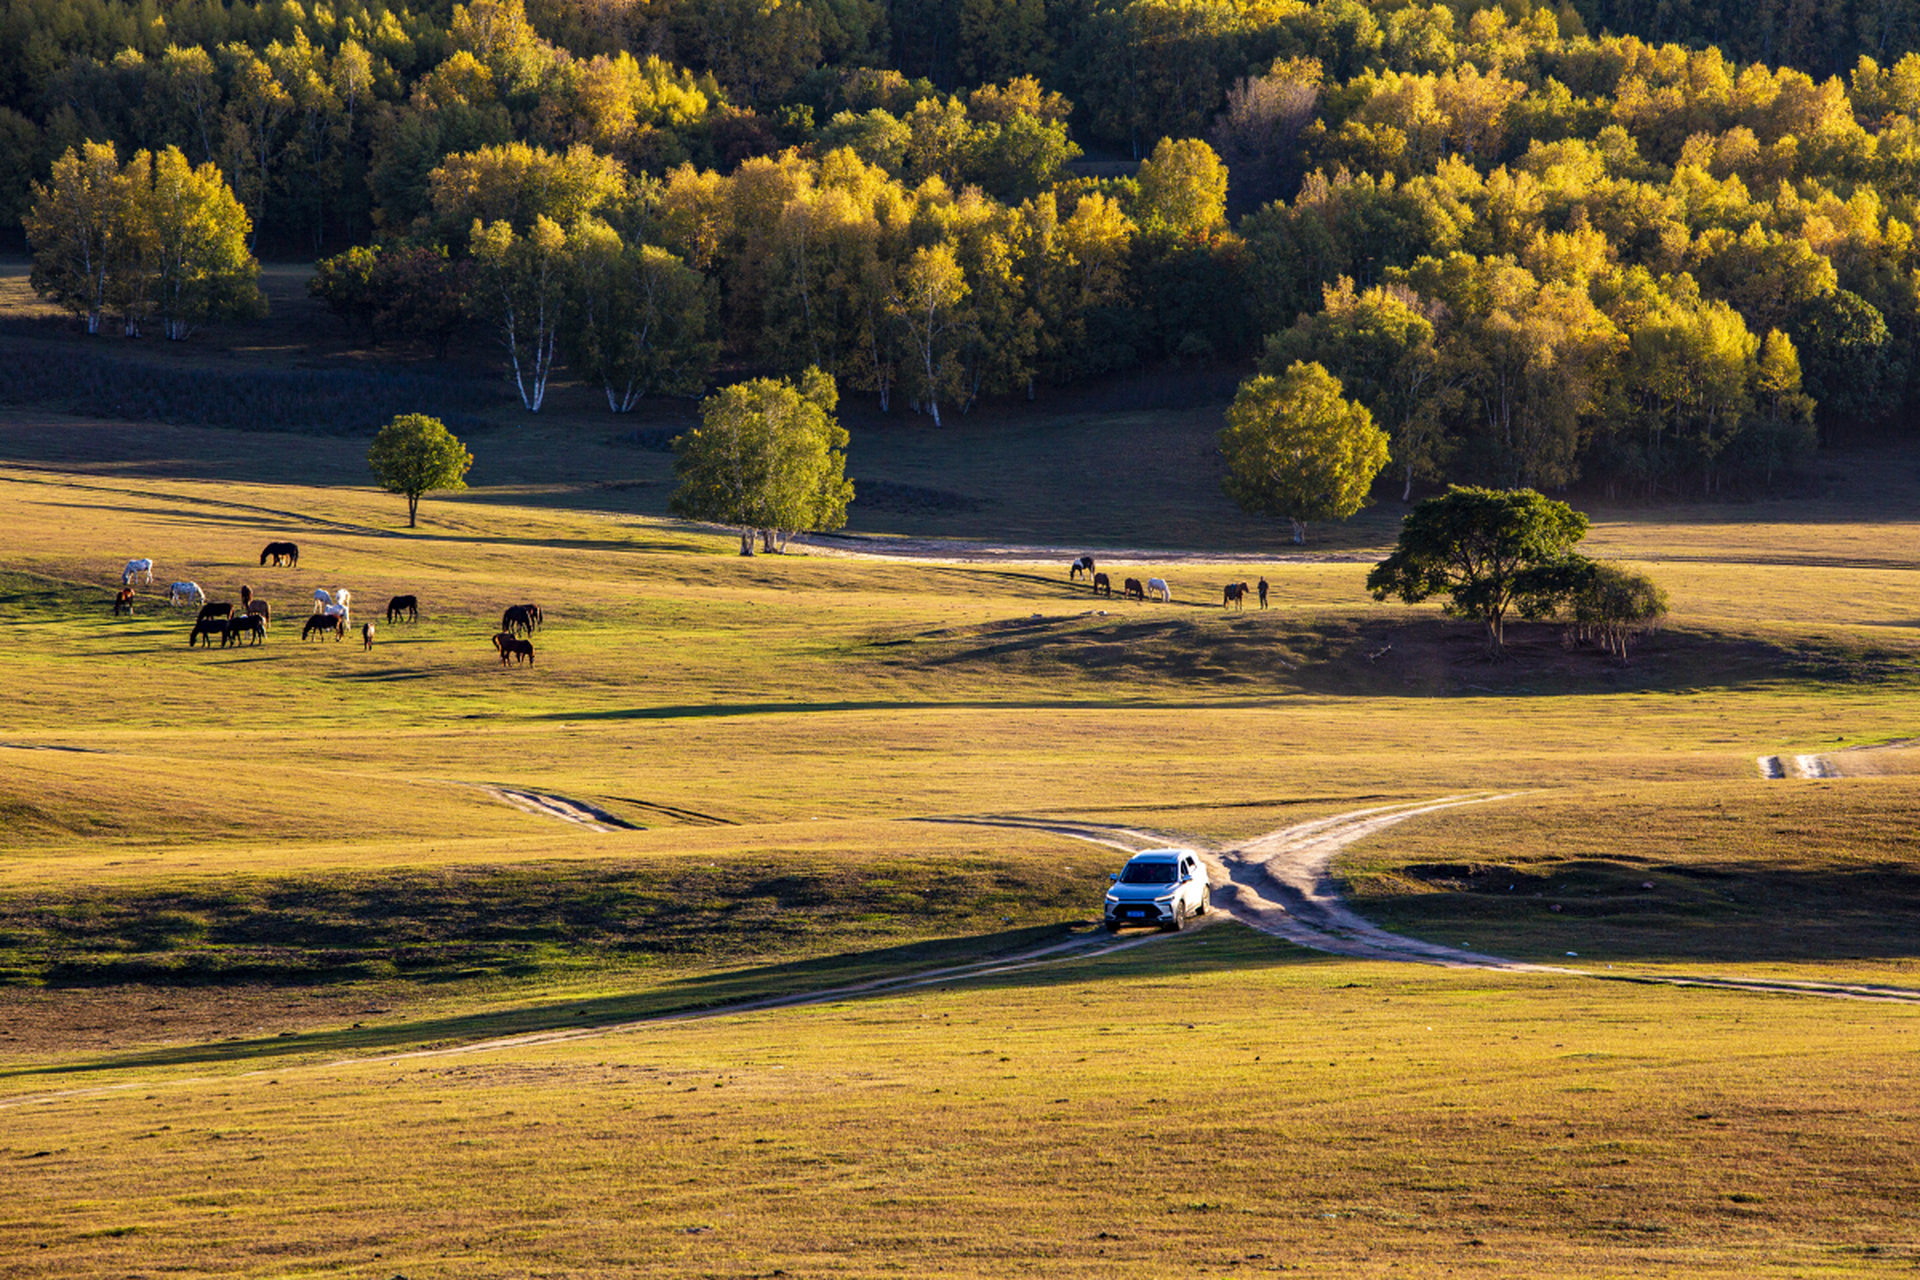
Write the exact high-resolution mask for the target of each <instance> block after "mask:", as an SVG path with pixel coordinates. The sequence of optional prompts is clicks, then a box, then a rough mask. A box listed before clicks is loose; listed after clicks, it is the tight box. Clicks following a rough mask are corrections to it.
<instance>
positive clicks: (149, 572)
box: [120, 560, 153, 587]
mask: <svg viewBox="0 0 1920 1280" xmlns="http://www.w3.org/2000/svg"><path fill="white" fill-rule="evenodd" d="M143 574H144V575H145V580H146V584H147V585H148V586H152V585H153V561H151V560H129V561H127V567H126V568H124V569H122V570H121V571H120V585H121V586H123V587H130V586H132V585H133V580H134V579H135V578H138V577H140V576H141V575H143Z"/></svg>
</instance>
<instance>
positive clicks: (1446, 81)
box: [0, 0, 1920, 500]
mask: <svg viewBox="0 0 1920 1280" xmlns="http://www.w3.org/2000/svg"><path fill="white" fill-rule="evenodd" d="M1916 43H1920V32H1916V30H1915V29H1914V13H1913V6H1911V5H1908V4H1900V3H1890V2H1887V3H1873V2H1870V0H1834V2H1831V3H1824V4H1820V5H1814V4H1811V3H1807V2H1806V0H1756V2H1755V3H1749V4H1742V5H1738V6H1736V5H1732V4H1729V3H1713V2H1710V0H1701V2H1700V3H1694V4H1684V3H1682V4H1662V5H1657V6H1656V5H1652V4H1648V3H1643V2H1639V0H1565V2H1563V3H1561V4H1559V5H1558V6H1557V7H1546V6H1544V5H1532V4H1529V3H1528V0H1510V2H1509V3H1505V4H1500V5H1488V4H1479V3H1438V4H1433V5H1422V4H1419V3H1393V2H1389V0H1377V2H1369V0H1180V2H1178V3H1175V2H1174V0H941V3H937V4H918V5H907V4H901V5H891V6H890V5H886V4H882V3H879V2H878V0H659V2H658V3H642V2H639V0H532V2H531V3H523V0H474V2H473V3H472V4H466V5H462V4H454V5H451V6H448V7H441V6H437V5H427V6H425V7H422V8H419V9H409V8H406V7H403V6H400V5H394V6H388V5H386V4H384V3H381V2H380V0H372V2H371V3H367V2H365V0H340V2H339V3H337V4H334V5H331V6H329V5H328V4H325V3H322V2H321V0H313V2H312V3H310V4H302V3H301V2H300V0H282V2H280V3H271V2H270V0H261V2H260V3H258V4H248V3H222V2H221V0H188V2H181V3H175V2H174V0H139V2H138V3H127V2H126V0H4V3H0V221H3V222H4V224H5V225H6V226H7V227H19V228H20V229H21V230H22V231H23V232H24V234H25V238H26V243H27V246H28V247H29V248H30V249H31V250H32V252H33V254H34V259H35V273H34V283H35V287H36V288H37V289H38V290H39V291H40V292H41V293H42V294H43V295H44V296H47V297H49V298H52V299H55V300H57V301H59V302H60V303H61V304H62V305H63V306H65V307H67V308H68V309H69V310H71V311H73V312H74V313H75V315H76V316H79V317H81V318H82V319H83V320H84V322H85V323H86V325H87V326H88V328H89V330H90V331H94V332H101V333H108V334H110V333H112V332H118V333H121V334H124V335H128V336H136V335H140V334H143V333H147V334H149V336H153V337H161V338H180V339H184V338H186V337H187V336H188V335H190V334H191V333H192V332H193V331H194V330H195V329H196V328H197V327H198V326H199V325H201V324H203V323H206V322H208V321H212V320H218V319H223V318H228V319H231V318H244V317H245V316H246V315H248V314H253V313H256V312H257V308H258V307H259V305H260V303H259V298H258V295H257V293H255V292H254V290H253V288H252V283H251V279H250V277H249V274H248V273H249V271H251V270H252V269H253V268H252V264H253V261H254V256H255V255H259V254H273V255H279V256H299V257H301V258H303V259H311V260H314V261H316V263H317V266H316V269H315V275H314V279H313V285H312V289H313V292H314V294H315V296H316V297H319V298H322V299H323V300H324V301H325V302H326V304H327V305H328V306H329V307H330V308H331V309H332V310H333V311H334V312H335V313H336V314H337V315H338V316H339V317H340V319H341V320H342V322H343V323H345V324H346V325H349V326H351V327H352V328H353V330H354V331H355V332H356V333H357V334H359V335H360V336H361V338H362V339H363V340H365V341H367V342H379V341H385V340H401V341H406V342H414V343H421V344H426V345H428V346H431V347H433V348H435V349H437V350H440V351H442V352H444V350H445V345H446V342H447V340H448V337H449V335H450V334H452V333H454V332H455V331H456V330H458V329H459V328H460V327H461V326H465V325H478V326H484V327H486V328H488V329H490V330H491V331H492V332H493V333H494V334H495V335H496V336H497V337H498V339H499V342H500V350H501V353H502V360H503V366H504V369H505V372H506V374H507V376H508V377H509V379H510V381H511V382H512V384H513V385H514V386H515V388H516V389H517V391H518V393H519V396H520V399H521V401H522V403H523V405H524V406H525V408H526V409H527V410H529V411H533V412H537V411H538V410H539V409H540V408H541V406H542V404H543V402H544V399H545V395H546V388H547V386H548V383H549V380H550V379H551V378H552V377H554V376H555V375H556V370H561V369H564V370H565V371H566V373H567V374H568V375H569V376H571V377H574V378H577V379H579V380H581V381H583V382H587V383H590V384H592V385H594V386H597V387H600V388H602V389H603V390H604V393H605V397H606V403H607V406H608V409H609V410H610V411H611V412H616V413H618V412H623V411H627V410H631V409H632V408H634V407H635V405H636V404H638V403H639V401H640V400H641V399H642V398H643V397H645V396H649V395H680V396H684V395H697V394H700V393H701V392H703V391H704V390H706V389H707V388H708V387H710V386H712V385H713V384H714V383H715V381H716V380H718V378H719V372H720V371H721V370H722V369H731V370H741V369H749V370H753V371H757V372H766V373H773V374H780V375H798V374H799V373H801V372H802V371H803V370H805V369H808V368H818V369H821V370H823V371H826V372H828V373H831V374H833V375H834V376H835V378H836V379H837V381H838V383H839V385H840V386H841V388H842V394H843V395H848V396H863V397H865V398H867V401H868V402H869V403H870V404H872V405H874V406H876V407H877V408H879V409H880V410H882V411H886V412H896V413H897V412H900V411H903V410H906V409H911V410H914V411H917V412H921V413H925V414H927V415H929V416H930V418H931V419H932V420H933V421H934V422H939V421H940V420H941V415H942V414H947V415H952V414H961V413H966V412H968V411H969V410H970V409H971V408H972V407H973V406H975V405H976V404H978V403H980V402H981V401H982V399H983V398H1019V397H1029V398H1030V397H1032V396H1034V395H1035V394H1036V393H1037V389H1038V388H1040V387H1042V386H1047V387H1057V386H1062V385H1066V384H1070V383H1074V382H1076V381H1079V380H1083V379H1087V378H1091V377H1097V376H1100V375H1103V374H1109V373H1113V372H1116V371H1122V370H1132V369H1138V368H1141V367H1169V366H1196V365H1221V366H1226V367H1242V368H1245V369H1246V370H1247V372H1249V373H1254V372H1256V371H1257V372H1258V373H1260V374H1264V375H1270V376H1271V375H1279V374H1281V373H1283V372H1285V371H1286V370H1288V369H1289V368H1291V367H1292V366H1294V365H1295V364H1296V363H1299V362H1310V363H1317V364H1319V365H1320V366H1322V367H1323V368H1324V369H1325V370H1327V371H1329V372H1330V373H1331V374H1332V375H1333V376H1334V377H1335V378H1337V379H1338V381H1339V384H1340V387H1341V390H1342V392H1343V393H1344V394H1345V395H1346V396H1348V397H1350V398H1351V399H1352V400H1353V401H1355V402H1357V403H1359V404H1361V405H1363V406H1365V407H1366V408H1367V409H1368V410H1369V412H1370V413H1371V415H1372V417H1373V419H1374V421H1376V422H1377V423H1378V425H1379V426H1380V427H1381V428H1382V429H1383V430H1385V431H1386V432H1387V433H1388V435H1389V437H1390V440H1391V463H1390V467H1391V471H1392V475H1393V477H1394V486H1395V488H1396V490H1398V491H1399V492H1400V493H1401V494H1402V495H1410V494H1411V493H1412V492H1413V490H1414V487H1415V486H1416V485H1421V484H1427V483H1437V482H1457V483H1477V484H1493V485H1499V486H1521V485H1524V486H1530V487H1535V488H1543V489H1545V488H1565V487H1566V486H1568V485H1570V484H1574V483H1583V484H1586V485H1589V486H1592V487H1594V488H1596V489H1600V490H1604V491H1605V492H1606V493H1607V494H1609V495H1611V496H1616V497H1630V498H1635V499H1653V500H1660V499H1667V498H1696V497H1712V496H1715V495H1721V494H1737V493H1747V492H1754V491H1758V490H1764V489H1767V488H1771V487H1774V486H1777V485H1781V484H1786V483H1792V482H1794V477H1795V476H1796V474H1798V473H1799V472H1801V471H1802V470H1803V469H1804V467H1805V464H1806V463H1807V461H1808V459H1809V458H1810V456H1811V455H1812V453H1813V451H1814V449H1815V448H1816V447H1817V445H1818V443H1819V442H1820V440H1821V439H1822V438H1827V439H1831V438H1833V437H1834V436H1836V435H1844V436H1846V437H1848V438H1861V437H1870V436H1872V435H1874V434H1876V433H1884V432H1888V431H1891V430H1894V429H1896V426H1897V424H1898V423H1900V422H1901V421H1902V420H1903V417H1904V410H1905V409H1906V408H1907V407H1908V405H1909V404H1910V403H1911V401H1912V399H1913V398H1914V395H1915V390H1916V387H1915V378H1916V376H1920V358H1917V357H1920V257H1917V254H1916V246H1915V243H1914V227H1915V225H1916V223H1920V208H1917V207H1916V205H1920V129H1917V128H1916V119H1917V118H1920V53H1915V52H1913V49H1914V47H1915V45H1916ZM16 243H17V242H16ZM109 321H111V323H109ZM148 321H152V322H154V323H153V324H151V325H149V324H147V323H146V322H148ZM155 329H157V332H153V330H155ZM100 340H101V341H110V340H113V339H112V338H111V337H102V338H101V339H100Z"/></svg>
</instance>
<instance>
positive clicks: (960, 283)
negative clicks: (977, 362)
mask: <svg viewBox="0 0 1920 1280" xmlns="http://www.w3.org/2000/svg"><path fill="white" fill-rule="evenodd" d="M968 292H969V290H968V288H967V277H966V273H965V272H964V271H962V270H961V268H960V262H959V259H958V258H956V257H955V256H954V253H953V249H952V248H951V247H950V246H948V245H944V244H935V245H928V246H927V247H926V248H924V249H916V250H914V253H913V257H911V258H909V259H908V260H907V262H906V264H905V265H904V266H903V267H902V268H901V271H900V276H899V281H898V284H897V285H896V287H895V289H894V291H893V296H892V298H891V301H890V310H891V313H892V314H893V316H894V318H895V319H896V320H897V321H898V323H899V325H900V329H901V332H902V333H904V334H905V335H906V339H907V348H908V351H909V352H910V353H911V354H910V356H909V358H908V361H907V368H906V375H907V387H908V390H909V392H910V393H911V394H912V396H913V399H914V403H915V404H916V405H921V404H924V405H925V406H926V408H927V412H928V413H929V414H931V415H932V416H933V425H934V426H936V427H937V426H939V425H940V401H941V400H943V399H946V400H951V399H952V398H953V397H954V396H955V395H956V394H958V392H959V390H960V386H961V380H962V374H963V369H962V365H961V362H960V344H961V341H962V340H963V339H964V338H965V336H966V335H965V333H964V331H963V330H962V328H961V325H960V319H961V317H960V315H959V310H960V304H961V303H963V302H965V301H966V298H967V294H968Z"/></svg>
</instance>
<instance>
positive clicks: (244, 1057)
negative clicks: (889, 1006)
mask: <svg viewBox="0 0 1920 1280" xmlns="http://www.w3.org/2000/svg"><path fill="white" fill-rule="evenodd" d="M1087 931H1088V930H1087V927H1086V926H1075V925H1049V926H1043V927H1038V928H1031V929H1011V930H1006V931H1003V932H1000V933H991V934H985V935H981V936H977V937H969V938H951V939H941V940H939V941H934V942H922V943H914V944H909V945H905V946H896V947H884V948H880V949H878V950H873V951H861V952H853V953H850V954H846V955H838V956H830V957H822V958H818V959H811V960H800V961H792V962H789V963H784V964H772V965H759V966H755V967H753V968H749V969H739V970H734V971H732V972H728V973H720V974H703V975H700V976H697V977H690V978H681V979H675V980H671V981H668V982H665V983H662V984H660V985H659V986H655V987H649V988H647V989H645V990H642V991H636V992H633V993H631V994H627V995H614V996H601V997H595V998H592V999H586V1000H568V1001H561V1002H556V1003H548V1004H539V1005H528V1006H521V1007H519V1008H514V1009H507V1010H501V1011H496V1012H488V1013H475V1014H465V1015H459V1016H454V1017H444V1018H425V1019H418V1020H414V1021H406V1022H395V1023H388V1024H385V1025H382V1026H377V1027H366V1026H361V1025H359V1024H355V1025H354V1026H352V1027H345V1028H340V1029H337V1030H331V1031H320V1032H311V1033H294V1032H286V1033H282V1034H280V1035H277V1036H273V1037H261V1038H255V1039H243V1038H240V1037H233V1038H230V1039H228V1040H225V1041H221V1042H218V1043H211V1044H191V1045H178V1046H169V1047H165V1048H158V1049H148V1050H141V1051H136V1052H132V1053H124V1054H113V1055H110V1056H107V1057H102V1058H96V1059H92V1060H90V1061H84V1062H78V1063H65V1064H60V1065H53V1066H41V1067H29V1068H21V1069H16V1070H12V1071H0V1079H7V1078H14V1079H17V1078H28V1077H33V1076H45V1075H72V1074H79V1073H85V1072H94V1071H124V1070H135V1069H141V1068H154V1067H173V1066H192V1065H211V1064H218V1063H224V1064H243V1063H248V1062H268V1061H274V1060H278V1059H282V1058H287V1057H292V1056H296V1055H297V1056H301V1057H309V1056H313V1055H327V1056H332V1055H339V1056H357V1055H369V1054H379V1053H384V1052H407V1051H431V1050H434V1049H444V1048H451V1047H455V1046H458V1045H463V1044H472V1043H474V1042H477V1041H483V1040H492V1039H498V1038H502V1037H511V1036H529V1035H539V1034H542V1033H550V1032H565V1031H577V1030H583V1029H590V1028H596V1027H610V1026H618V1025H620V1024H624V1023H629V1022H639V1021H644V1020H646V1019H650V1018H661V1017H668V1016H675V1015H690V1014H700V1013H707V1012H711V1013H715V1014H724V1013H725V1012H726V1011H727V1009H728V1007H729V1006H735V1005H743V1004H748V1003H750V1002H757V1001H762V1000H767V999H778V998H780V997H783V996H805V995H807V994H809V993H812V992H821V991H831V990H834V989H837V988H841V987H847V986H854V985H857V984H861V983H870V982H876V981H887V980H892V979H901V978H911V977H912V975H914V974H915V973H920V972H927V971H932V970H939V969H943V968H947V967H950V966H955V965H966V964H977V963H981V962H991V961H993V960H994V959H996V958H998V957H1003V956H1013V955H1017V954H1020V953H1022V952H1026V951H1031V950H1035V949H1037V948H1041V947H1045V946H1048V945H1050V944H1055V943H1059V942H1061V941H1064V940H1066V939H1067V938H1069V937H1070V936H1071V935H1072V934H1074V933H1076V932H1078V933H1082V934H1084V933H1086V932H1087ZM1202 933H1203V934H1204V936H1195V935H1191V934H1190V935H1188V936H1186V937H1183V938H1178V939H1175V938H1168V939H1166V940H1165V941H1166V942H1167V943H1169V944H1171V945H1164V946H1157V945H1156V946H1143V947H1133V948H1128V949H1125V950H1122V951H1119V952H1115V953H1109V954H1102V955H1092V956H1084V957H1080V958H1077V959H1071V958H1070V959H1065V960H1062V961H1061V962H1059V963H1053V964H1046V965H1042V966H1039V967H1036V968H1031V969H1022V970H1019V971H1017V972H1011V973H1000V974H990V975H985V976H981V977H966V976H961V977H956V978H953V979H951V980H946V981H951V982H953V983H961V982H964V983H967V984H969V985H991V986H994V987H996V988H999V989H1002V990H1007V991H1013V990H1018V989H1022V988H1027V989H1033V988H1040V987H1051V986H1059V985H1064V984H1068V983H1084V982H1089V981H1113V980H1129V979H1141V978H1151V977H1163V978H1171V977H1178V976H1182V975H1198V974H1204V973H1212V972H1219V971H1223V970H1230V969H1231V970H1246V969H1250V968H1269V967H1273V966H1278V965H1292V966H1298V965H1302V964H1307V965H1312V964H1319V963H1337V962H1338V960H1337V957H1333V956H1322V955H1319V954H1317V953H1314V952H1310V951H1304V950H1301V949H1300V948H1297V947H1293V946H1290V945H1288V944H1286V943H1282V942H1278V941H1276V940H1275V939H1272V938H1268V937H1266V936H1264V935H1262V934H1258V933H1254V932H1252V931H1251V930H1245V929H1238V928H1212V929H1207V930H1204V931H1202ZM946 981H934V982H929V983H928V984H927V985H928V986H929V987H935V986H941V985H946ZM908 989H909V990H912V989H918V988H908ZM901 990H902V989H901V988H899V987H887V988H884V989H882V990H880V991H876V992H873V993H871V994H868V993H860V992H853V993H848V994H846V995H843V996H835V997H833V998H832V999H831V1000H827V1001H822V1002H821V1003H828V1004H839V1003H843V1002H848V1001H853V1000H860V999H869V998H880V997H884V996H888V995H898V994H900V993H901Z"/></svg>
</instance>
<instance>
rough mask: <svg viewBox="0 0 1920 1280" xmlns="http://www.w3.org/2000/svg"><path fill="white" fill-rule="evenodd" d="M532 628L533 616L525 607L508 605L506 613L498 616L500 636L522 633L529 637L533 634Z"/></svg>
mask: <svg viewBox="0 0 1920 1280" xmlns="http://www.w3.org/2000/svg"><path fill="white" fill-rule="evenodd" d="M533 628H534V619H533V615H532V614H530V613H528V612H527V606H526V605H523V604H515V605H508V606H507V611H506V612H505V613H503V614H501V615H500V633H501V634H502V635H509V636H510V635H516V634H519V633H521V632H524V633H526V634H527V635H529V636H530V635H532V634H533Z"/></svg>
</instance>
